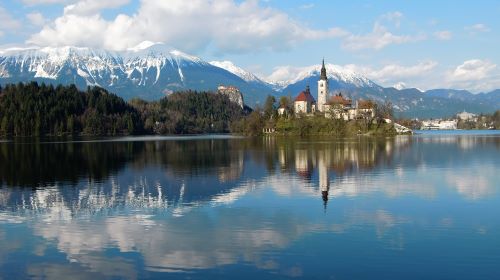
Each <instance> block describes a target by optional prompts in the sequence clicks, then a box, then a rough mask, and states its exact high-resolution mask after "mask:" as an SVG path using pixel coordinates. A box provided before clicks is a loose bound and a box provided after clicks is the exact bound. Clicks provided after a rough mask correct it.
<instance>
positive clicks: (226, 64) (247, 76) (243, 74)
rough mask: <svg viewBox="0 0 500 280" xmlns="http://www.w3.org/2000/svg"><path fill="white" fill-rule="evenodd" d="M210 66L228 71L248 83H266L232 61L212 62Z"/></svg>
mask: <svg viewBox="0 0 500 280" xmlns="http://www.w3.org/2000/svg"><path fill="white" fill-rule="evenodd" d="M210 64H212V65H213V66H216V67H219V68H222V69H224V70H227V71H229V72H231V73H233V74H235V75H236V76H238V77H240V78H242V79H243V80H245V81H247V82H258V83H265V82H264V81H262V80H261V79H260V78H259V77H257V76H255V75H254V74H252V73H250V72H248V71H246V70H245V69H243V68H240V67H238V66H236V65H234V63H232V62H231V61H227V60H225V61H210Z"/></svg>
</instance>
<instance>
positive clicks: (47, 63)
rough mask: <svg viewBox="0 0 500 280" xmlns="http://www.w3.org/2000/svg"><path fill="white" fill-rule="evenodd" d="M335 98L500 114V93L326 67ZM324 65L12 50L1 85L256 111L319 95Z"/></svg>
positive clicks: (5, 55)
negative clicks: (238, 98)
mask: <svg viewBox="0 0 500 280" xmlns="http://www.w3.org/2000/svg"><path fill="white" fill-rule="evenodd" d="M326 68H327V74H328V78H329V81H330V90H331V92H332V93H334V92H339V91H342V92H343V93H345V94H346V95H348V96H350V97H351V98H353V99H355V98H364V99H373V100H375V101H377V102H384V101H386V100H389V101H391V102H392V103H393V104H394V109H395V111H396V113H397V114H399V115H401V116H405V117H439V116H447V115H452V114H454V113H456V112H461V111H463V110H467V111H470V112H473V113H479V112H492V111H494V110H496V109H500V90H497V91H492V92H490V93H480V94H472V93H470V92H469V91H465V90H454V89H434V90H428V91H425V92H422V91H420V90H419V89H415V88H407V87H406V85H403V84H398V85H396V87H398V88H395V87H388V88H385V87H382V86H380V85H378V84H377V83H376V82H374V81H372V80H370V79H368V78H366V77H365V76H363V75H360V74H357V73H355V72H353V71H349V70H347V69H345V68H343V67H341V66H338V65H334V64H326ZM319 69H320V65H319V64H316V65H311V66H308V67H304V68H302V69H300V71H296V73H295V76H293V78H291V79H288V80H282V81H269V80H266V79H262V78H259V77H258V76H257V75H255V74H253V73H251V72H249V71H246V70H244V69H242V68H241V67H238V66H237V65H235V64H234V63H232V62H231V61H211V62H207V61H204V60H203V59H201V58H199V57H196V56H192V55H189V54H186V53H184V52H182V51H179V50H176V49H174V48H171V47H169V46H167V45H164V44H161V43H154V42H143V43H141V44H140V45H138V46H137V47H135V48H130V49H128V50H126V51H107V50H101V49H95V48H88V47H83V48H82V47H71V46H67V47H44V48H37V47H32V48H11V49H6V50H0V84H6V83H17V82H27V81H31V80H34V81H38V82H44V83H50V84H71V83H73V84H75V85H77V87H79V88H85V87H87V86H101V87H103V88H106V89H107V90H109V91H112V92H115V93H117V94H118V95H120V96H122V97H124V98H126V99H130V98H133V97H140V98H143V99H146V100H153V99H158V98H161V97H163V96H166V95H168V94H170V93H172V92H175V91H178V90H186V89H192V90H199V91H215V90H216V89H217V86H219V85H220V84H225V85H233V86H236V87H238V88H240V90H241V92H242V93H243V94H244V99H245V103H246V104H248V105H250V106H255V105H258V104H262V103H263V101H264V100H265V98H266V96H267V95H269V94H271V95H275V96H277V97H279V96H291V97H292V98H293V97H294V96H295V95H296V94H297V93H298V92H300V91H302V90H303V89H304V88H305V87H306V86H310V87H311V91H312V92H313V93H315V92H317V80H318V79H319Z"/></svg>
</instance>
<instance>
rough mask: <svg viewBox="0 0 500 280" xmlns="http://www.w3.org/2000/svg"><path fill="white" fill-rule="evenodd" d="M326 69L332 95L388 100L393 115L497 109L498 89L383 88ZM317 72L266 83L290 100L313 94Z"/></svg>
mask: <svg viewBox="0 0 500 280" xmlns="http://www.w3.org/2000/svg"><path fill="white" fill-rule="evenodd" d="M325 66H326V70H327V75H328V79H329V85H330V92H331V93H333V94H334V93H338V92H342V93H343V94H344V95H346V96H348V97H350V98H352V99H359V98H363V99H372V100H375V101H376V102H379V103H383V102H385V101H386V100H388V101H391V103H392V104H393V106H394V112H395V115H396V116H401V117H412V118H413V117H418V118H439V117H449V116H453V115H455V114H456V113H458V112H462V111H464V110H465V111H468V112H471V113H490V112H494V111H495V110H499V109H500V90H497V91H494V92H490V93H481V94H472V93H471V92H469V91H466V90H453V89H437V90H429V91H425V92H423V91H421V90H420V89H417V88H407V87H406V85H405V84H402V83H399V84H396V85H395V86H393V87H388V88H384V87H382V86H380V85H378V84H376V83H375V82H373V81H371V80H370V79H368V78H366V77H364V76H363V75H360V74H358V73H355V72H352V71H349V70H347V69H343V68H342V67H340V66H337V65H332V64H327V65H325ZM320 69H321V65H319V64H318V65H313V66H310V67H305V68H304V69H303V70H302V71H300V72H299V73H298V74H296V76H295V77H294V78H293V79H290V80H285V81H275V82H272V81H271V82H269V83H270V84H272V85H274V86H275V88H276V89H277V90H279V91H281V94H283V95H289V96H292V97H295V95H296V94H297V93H298V92H300V91H301V90H303V89H304V88H305V87H306V86H308V85H309V86H310V89H311V92H313V93H316V92H317V81H318V79H319V76H320V73H319V70H320ZM313 95H314V96H315V97H316V95H315V94H313Z"/></svg>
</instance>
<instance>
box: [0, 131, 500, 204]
mask: <svg viewBox="0 0 500 280" xmlns="http://www.w3.org/2000/svg"><path fill="white" fill-rule="evenodd" d="M455 138H456V139H454V140H453V141H452V140H450V139H452V138H451V137H449V136H445V137H423V138H419V137H416V138H410V137H397V138H387V139H377V138H353V139H328V138H324V139H322V138H315V139H286V138H279V137H270V138H263V139H200V140H188V141H181V140H179V141H140V142H89V143H81V142H80V143H40V142H35V143H31V144H26V143H24V144H19V143H15V142H8V143H0V171H1V172H0V187H1V189H0V208H2V209H6V208H13V209H17V208H19V207H21V206H22V207H24V208H26V207H28V208H29V207H31V208H34V209H41V208H43V207H42V205H51V204H50V203H49V202H47V201H46V200H48V201H60V202H61V203H64V204H66V205H71V206H70V208H73V207H74V206H78V207H79V208H80V209H92V208H97V209H99V208H106V207H116V206H118V205H134V206H137V207H141V206H144V207H153V206H155V207H160V208H165V207H168V206H172V205H176V204H186V203H187V204H189V203H190V204H197V203H203V202H210V201H228V200H232V197H233V198H234V197H236V196H241V195H242V193H244V192H246V190H247V189H249V188H251V187H249V185H252V184H254V185H255V184H256V183H258V182H260V181H263V180H264V181H265V180H269V179H270V178H272V176H276V175H277V174H281V175H279V176H285V175H286V176H291V177H296V178H297V179H298V180H300V181H301V182H303V183H301V185H302V188H305V189H303V191H302V192H307V188H312V192H315V191H314V190H317V194H318V195H319V197H320V198H321V199H322V200H323V202H324V203H325V206H326V203H327V201H328V199H329V193H330V192H331V191H333V192H334V195H340V194H342V193H346V194H347V193H350V195H354V194H355V193H353V192H357V193H359V192H370V191H379V190H380V189H379V188H380V186H378V187H377V188H372V187H373V186H367V183H363V182H360V181H359V180H365V179H366V177H365V176H359V175H363V174H371V175H370V176H372V180H371V182H374V181H376V180H381V179H383V178H382V177H381V176H379V175H380V173H383V171H384V170H394V171H396V172H397V173H402V172H404V170H412V171H413V172H417V173H418V171H419V170H422V169H423V168H425V167H426V166H428V165H433V164H439V165H444V167H446V165H447V164H448V163H451V162H453V163H455V162H456V161H461V162H464V163H466V161H467V158H472V157H473V156H474V155H476V154H477V153H481V154H482V155H483V156H484V157H485V158H489V157H490V158H491V157H492V155H493V154H489V152H488V151H489V150H491V149H493V151H495V150H497V149H498V147H499V146H498V142H499V141H498V138H493V137H489V138H488V137H486V138H479V137H462V138H461V137H455ZM464 143H466V144H464ZM478 146H479V147H483V148H482V149H477V147H478ZM424 147H425V148H424ZM464 147H465V148H464ZM471 147H476V149H474V151H471ZM495 152H496V151H495ZM458 167H460V166H458ZM465 175H467V174H464V176H465ZM266 178H267V179H266ZM374 179H376V180H374ZM421 179H422V178H421ZM471 180H472V181H473V180H479V182H480V184H479V185H478V187H479V190H472V192H474V193H475V194H471V195H468V188H474V187H476V185H475V184H474V183H468V182H472V181H471ZM422 181H424V182H425V178H424V179H423V180H422ZM447 181H448V182H451V183H452V184H454V185H456V189H457V190H458V192H459V193H462V194H464V195H466V196H470V197H471V198H478V197H481V195H482V194H483V193H484V194H488V193H491V192H492V190H491V188H489V186H488V185H489V184H488V182H489V181H488V179H487V178H480V177H476V178H475V179H470V178H468V177H467V178H464V180H461V179H460V177H453V176H447ZM382 183H383V184H385V183H389V184H388V186H386V187H385V188H384V190H382V191H387V192H392V193H391V195H394V194H395V193H394V192H393V191H394V190H392V188H391V183H390V182H382ZM332 185H333V190H331V187H332ZM392 185H393V184H392ZM406 185H407V186H411V182H408V183H407V184H406ZM68 186H72V187H70V188H68ZM352 187H355V188H356V189H352ZM365 187H367V188H369V189H363V188H365ZM424 189H425V186H423V187H420V189H419V190H415V192H417V193H418V192H419V191H425V190H424ZM282 191H283V190H282ZM404 191H411V190H404ZM285 192H286V191H285ZM396 192H398V191H396ZM430 194H431V195H433V194H432V191H431V193H430ZM92 211H95V209H93V210H92Z"/></svg>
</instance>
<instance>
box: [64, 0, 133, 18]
mask: <svg viewBox="0 0 500 280" xmlns="http://www.w3.org/2000/svg"><path fill="white" fill-rule="evenodd" d="M129 2H130V0H107V1H102V0H83V1H78V2H77V3H75V4H72V5H68V6H66V7H65V8H64V13H65V14H78V15H94V14H96V13H98V12H99V11H101V10H103V9H113V8H118V7H121V6H123V5H126V4H128V3H129Z"/></svg>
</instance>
